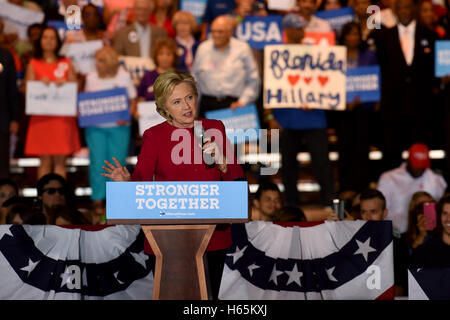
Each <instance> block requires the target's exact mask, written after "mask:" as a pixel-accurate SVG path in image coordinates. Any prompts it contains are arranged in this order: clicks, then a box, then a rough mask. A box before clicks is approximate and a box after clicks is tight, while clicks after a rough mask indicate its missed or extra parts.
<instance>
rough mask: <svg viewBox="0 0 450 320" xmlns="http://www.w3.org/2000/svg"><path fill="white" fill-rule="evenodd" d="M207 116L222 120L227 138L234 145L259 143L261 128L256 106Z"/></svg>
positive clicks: (209, 112) (207, 114) (217, 112)
mask: <svg viewBox="0 0 450 320" xmlns="http://www.w3.org/2000/svg"><path fill="white" fill-rule="evenodd" d="M205 116H206V118H207V119H216V120H221V121H222V122H223V124H224V126H225V131H226V134H227V138H228V139H229V140H230V142H231V143H233V144H239V143H244V142H254V141H258V132H259V129H260V128H261V127H260V125H259V118H258V113H257V111H256V106H255V105H254V104H250V105H247V106H245V107H242V108H236V109H234V110H231V109H230V108H225V109H220V110H215V111H208V112H206V114H205ZM249 129H250V130H249Z"/></svg>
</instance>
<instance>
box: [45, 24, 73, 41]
mask: <svg viewBox="0 0 450 320" xmlns="http://www.w3.org/2000/svg"><path fill="white" fill-rule="evenodd" d="M47 25H48V26H49V27H53V28H55V29H56V31H58V35H59V36H60V38H61V41H63V40H64V38H65V37H66V32H67V30H69V28H67V25H66V23H65V22H64V21H59V20H49V21H48V22H47Z"/></svg>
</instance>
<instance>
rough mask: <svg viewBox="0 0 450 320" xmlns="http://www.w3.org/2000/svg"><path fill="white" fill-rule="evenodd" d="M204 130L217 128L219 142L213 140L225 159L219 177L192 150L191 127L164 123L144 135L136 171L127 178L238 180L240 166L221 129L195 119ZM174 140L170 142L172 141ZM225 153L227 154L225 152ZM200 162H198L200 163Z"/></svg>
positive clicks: (211, 122)
mask: <svg viewBox="0 0 450 320" xmlns="http://www.w3.org/2000/svg"><path fill="white" fill-rule="evenodd" d="M199 120H201V121H202V126H203V128H204V129H205V132H206V135H207V136H208V133H212V134H213V135H214V132H211V131H210V132H208V129H217V130H218V131H217V130H215V132H216V133H219V132H220V134H221V136H222V139H219V140H221V141H219V140H218V141H215V139H213V141H215V142H216V143H217V145H218V146H219V148H222V150H223V147H222V146H224V145H228V148H225V150H223V154H224V155H226V157H227V172H226V173H225V174H223V173H222V172H221V171H220V170H219V169H217V168H216V167H214V168H209V167H208V166H207V165H206V164H205V162H204V161H203V157H202V154H201V150H200V148H194V143H197V138H195V137H194V128H189V129H180V128H177V127H174V126H172V125H171V124H169V123H168V122H167V121H165V122H163V123H161V124H159V125H156V126H154V127H151V128H150V129H147V130H146V131H145V132H144V136H143V145H142V148H141V152H140V154H139V156H138V162H137V165H136V168H135V170H134V172H133V174H132V176H131V179H132V180H133V181H153V180H155V181H220V180H225V181H227V180H228V181H232V180H234V179H236V178H242V177H243V176H244V173H243V171H242V167H241V165H240V164H238V163H237V161H236V156H235V155H234V154H233V153H234V152H232V150H233V147H232V146H231V144H230V142H229V141H228V139H227V137H226V135H225V127H224V125H223V123H222V122H221V121H219V120H210V119H199ZM172 140H174V141H172ZM227 151H228V152H227ZM200 161H201V162H200Z"/></svg>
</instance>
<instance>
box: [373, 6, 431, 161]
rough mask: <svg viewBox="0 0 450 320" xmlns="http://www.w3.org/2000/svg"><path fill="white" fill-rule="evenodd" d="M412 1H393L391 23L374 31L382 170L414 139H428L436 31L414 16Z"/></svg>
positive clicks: (399, 157)
mask: <svg viewBox="0 0 450 320" xmlns="http://www.w3.org/2000/svg"><path fill="white" fill-rule="evenodd" d="M414 1H415V0H397V2H396V5H395V13H396V15H397V18H398V24H397V25H396V26H395V27H392V28H389V29H384V30H377V32H374V39H375V44H376V48H377V56H378V59H379V63H380V67H381V110H380V111H381V118H382V122H383V123H382V124H383V131H384V132H383V135H384V147H383V160H384V161H383V162H384V169H385V170H388V169H392V168H394V167H398V166H399V165H400V163H401V161H402V159H401V152H402V151H403V150H405V149H407V147H408V146H409V145H411V144H413V143H414V142H423V143H429V141H428V138H429V130H428V121H427V119H428V115H429V114H430V112H431V111H432V110H431V108H432V104H431V101H432V97H433V86H434V85H435V84H436V79H435V78H434V42H435V40H437V35H436V34H435V33H434V32H433V31H431V30H428V29H427V28H425V27H423V26H421V25H419V23H418V22H417V21H416V20H415V17H416V13H417V6H416V3H415V2H414Z"/></svg>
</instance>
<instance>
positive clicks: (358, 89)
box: [346, 66, 380, 103]
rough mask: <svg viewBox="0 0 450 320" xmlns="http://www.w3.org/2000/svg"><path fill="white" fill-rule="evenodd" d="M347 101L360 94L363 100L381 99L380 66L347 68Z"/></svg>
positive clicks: (374, 100)
mask: <svg viewBox="0 0 450 320" xmlns="http://www.w3.org/2000/svg"><path fill="white" fill-rule="evenodd" d="M346 87H347V102H349V103H350V102H353V101H354V100H355V98H356V97H357V96H359V98H360V100H361V102H376V101H379V100H380V67H379V66H369V67H357V68H349V69H347V83H346Z"/></svg>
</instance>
